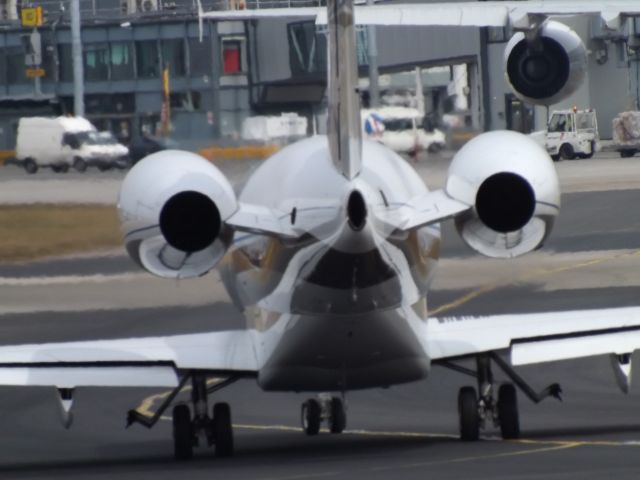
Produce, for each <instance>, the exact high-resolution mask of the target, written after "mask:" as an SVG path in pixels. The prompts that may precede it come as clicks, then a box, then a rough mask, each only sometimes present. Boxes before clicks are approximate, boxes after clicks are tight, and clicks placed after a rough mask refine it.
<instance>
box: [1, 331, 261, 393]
mask: <svg viewBox="0 0 640 480" xmlns="http://www.w3.org/2000/svg"><path fill="white" fill-rule="evenodd" d="M257 369H258V365H257V359H256V356H255V351H254V348H253V341H252V338H251V332H250V331H248V330H230V331H221V332H212V333H195V334H189V335H176V336H168V337H146V338H129V339H116V340H95V341H79V342H66V343H45V344H31V345H15V346H4V347H0V385H55V386H58V387H60V388H70V387H69V385H73V386H175V384H176V382H177V379H176V373H175V371H176V370H205V371H210V372H221V373H225V374H231V373H248V372H255V371H257Z"/></svg>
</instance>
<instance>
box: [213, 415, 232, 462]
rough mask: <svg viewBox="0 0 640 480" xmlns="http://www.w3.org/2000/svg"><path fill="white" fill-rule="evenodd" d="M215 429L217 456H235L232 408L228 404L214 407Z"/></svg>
mask: <svg viewBox="0 0 640 480" xmlns="http://www.w3.org/2000/svg"><path fill="white" fill-rule="evenodd" d="M213 428H214V434H215V441H216V456H217V457H231V456H232V455H233V426H232V424H231V408H230V407H229V404H228V403H216V404H215V405H214V406H213Z"/></svg>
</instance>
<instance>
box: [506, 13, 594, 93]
mask: <svg viewBox="0 0 640 480" xmlns="http://www.w3.org/2000/svg"><path fill="white" fill-rule="evenodd" d="M504 63H505V66H504V67H505V74H506V77H507V81H508V82H509V84H510V85H511V88H512V89H513V91H514V92H515V94H516V95H517V96H518V97H519V98H520V99H521V100H523V101H525V102H528V103H533V104H536V105H552V104H555V103H558V102H560V101H562V100H563V99H565V98H567V97H568V96H569V95H571V94H572V93H574V92H575V91H576V90H577V88H578V87H579V86H580V84H581V83H582V81H583V80H584V77H585V74H586V70H587V51H586V48H585V46H584V43H582V40H581V39H580V37H579V36H578V34H576V32H574V31H573V30H571V29H570V28H569V27H567V26H566V25H564V24H562V23H558V22H554V21H547V22H545V23H544V24H543V25H542V26H541V27H540V29H539V31H538V32H535V33H534V32H531V33H527V34H524V33H522V32H518V33H516V34H515V35H513V37H512V38H511V40H510V41H509V43H508V44H507V47H506V49H505V55H504Z"/></svg>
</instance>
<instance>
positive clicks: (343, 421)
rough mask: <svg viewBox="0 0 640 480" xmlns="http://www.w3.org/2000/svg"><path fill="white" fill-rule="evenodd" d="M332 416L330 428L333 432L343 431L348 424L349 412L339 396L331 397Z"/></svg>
mask: <svg viewBox="0 0 640 480" xmlns="http://www.w3.org/2000/svg"><path fill="white" fill-rule="evenodd" d="M330 408H331V416H330V418H329V430H331V433H342V432H343V431H344V429H345V427H346V426H347V414H346V412H345V408H344V403H343V402H342V399H341V398H339V397H333V398H332V399H331V404H330Z"/></svg>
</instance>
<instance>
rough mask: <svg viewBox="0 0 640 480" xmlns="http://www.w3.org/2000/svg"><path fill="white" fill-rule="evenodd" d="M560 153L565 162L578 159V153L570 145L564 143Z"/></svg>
mask: <svg viewBox="0 0 640 480" xmlns="http://www.w3.org/2000/svg"><path fill="white" fill-rule="evenodd" d="M558 153H559V155H560V158H564V159H565V160H573V159H574V158H576V152H575V151H574V150H573V147H572V146H571V145H570V144H568V143H563V144H562V146H561V147H560V150H559V151H558Z"/></svg>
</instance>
